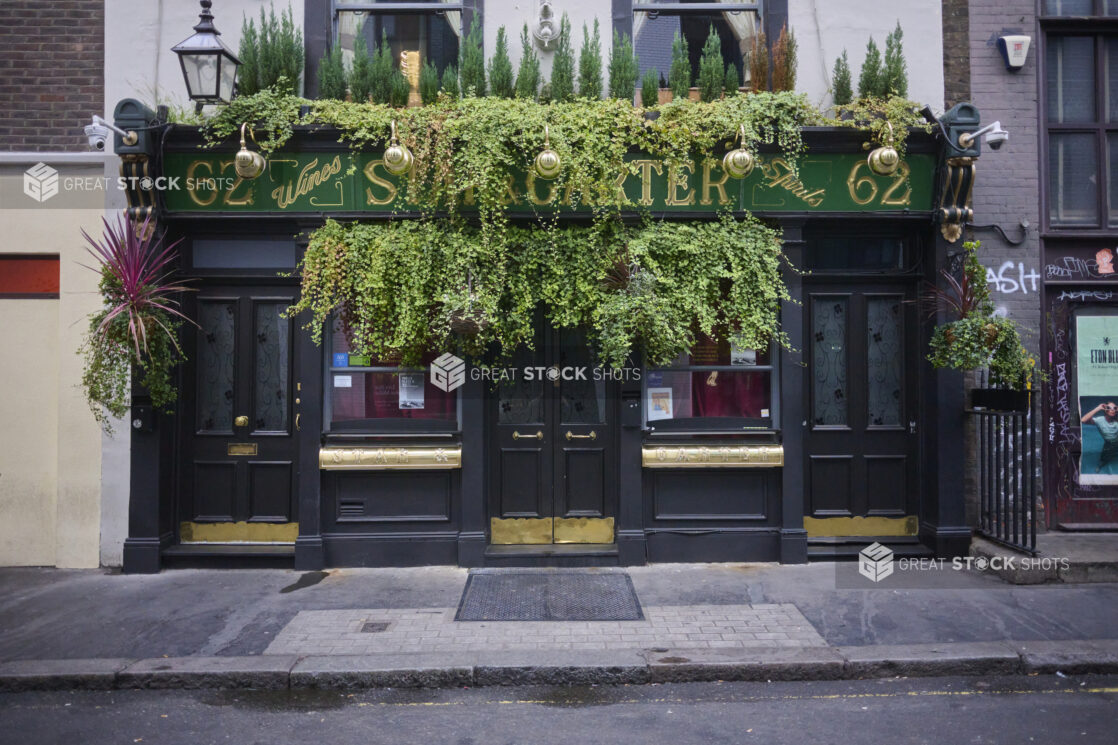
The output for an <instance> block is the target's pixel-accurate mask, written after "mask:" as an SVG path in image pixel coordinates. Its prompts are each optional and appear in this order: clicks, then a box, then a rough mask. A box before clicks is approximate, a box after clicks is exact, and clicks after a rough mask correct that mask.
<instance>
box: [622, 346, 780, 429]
mask: <svg viewBox="0 0 1118 745" xmlns="http://www.w3.org/2000/svg"><path fill="white" fill-rule="evenodd" d="M773 395H774V391H773V365H772V359H771V350H767V349H766V350H758V349H743V348H739V347H737V346H735V345H733V344H731V343H730V341H729V340H727V339H725V338H719V339H712V338H708V337H703V338H700V339H699V340H698V341H697V342H696V343H695V345H694V346H693V347H692V349H691V353H690V354H686V355H680V357H678V358H677V359H676V360H675V361H674V362H673V363H672V364H671V365H669V366H668V367H663V368H656V369H653V370H649V371H648V373H647V374H646V376H645V379H644V414H645V420H646V422H647V423H648V426H649V428H651V429H654V430H655V429H669V430H671V429H711V430H735V431H736V430H751V429H770V428H771V427H772V422H773V414H772V408H773V400H774V398H773Z"/></svg>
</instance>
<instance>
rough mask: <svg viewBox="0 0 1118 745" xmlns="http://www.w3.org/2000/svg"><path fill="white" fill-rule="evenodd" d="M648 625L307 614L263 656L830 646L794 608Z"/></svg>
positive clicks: (447, 612) (658, 619)
mask: <svg viewBox="0 0 1118 745" xmlns="http://www.w3.org/2000/svg"><path fill="white" fill-rule="evenodd" d="M644 615H645V620H643V621H529V622H522V621H455V620H454V616H455V609H454V608H388V609H364V610H361V609H358V610H304V611H300V612H299V613H298V614H297V615H296V616H295V618H294V619H293V620H292V621H291V622H290V623H288V624H287V626H285V627H284V628H283V630H281V631H280V632H279V634H277V635H276V637H275V639H274V640H273V641H272V643H271V644H269V645H268V648H267V649H266V650H265V651H264V654H268V655H284V654H295V655H310V654H345V655H367V654H390V653H405V654H406V653H420V652H423V653H433V654H437V653H441V652H474V651H497V652H502V651H516V650H535V651H539V652H545V653H546V652H551V651H560V650H583V649H650V648H653V647H664V648H688V649H753V648H771V649H778V648H782V647H817V646H818V647H822V646H826V645H827V642H826V641H825V640H824V639H823V637H822V636H820V635H819V633H818V632H817V631H816V630H815V628H814V627H812V625H811V624H810V623H808V620H807V619H806V618H804V616H803V614H802V613H800V611H799V610H798V609H797V608H796V606H794V605H792V604H791V603H779V604H775V603H774V604H756V605H672V606H651V607H645V608H644Z"/></svg>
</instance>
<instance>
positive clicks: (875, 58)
mask: <svg viewBox="0 0 1118 745" xmlns="http://www.w3.org/2000/svg"><path fill="white" fill-rule="evenodd" d="M884 89H885V72H884V70H882V69H881V52H880V51H879V50H878V48H877V42H875V41H874V40H873V37H872V36H871V37H870V40H869V43H867V44H866V59H865V60H863V61H862V72H861V74H860V75H859V76H858V95H859V96H860V97H861V98H881V96H882V94H883V91H884Z"/></svg>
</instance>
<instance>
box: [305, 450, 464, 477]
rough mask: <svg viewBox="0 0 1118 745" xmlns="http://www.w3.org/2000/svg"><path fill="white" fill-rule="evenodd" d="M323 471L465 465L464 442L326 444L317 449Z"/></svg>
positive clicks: (425, 468) (449, 467)
mask: <svg viewBox="0 0 1118 745" xmlns="http://www.w3.org/2000/svg"><path fill="white" fill-rule="evenodd" d="M318 467H319V468H321V469H322V470H323V471H430V470H445V469H454V468H461V467H462V446H461V445H449V446H447V447H348V448H347V447H324V448H322V449H320V450H319V451H318Z"/></svg>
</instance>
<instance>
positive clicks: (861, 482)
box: [804, 284, 919, 535]
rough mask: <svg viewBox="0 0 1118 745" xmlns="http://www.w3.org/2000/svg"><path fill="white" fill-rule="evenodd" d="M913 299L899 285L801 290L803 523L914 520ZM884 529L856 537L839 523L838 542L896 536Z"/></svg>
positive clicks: (876, 526) (872, 525)
mask: <svg viewBox="0 0 1118 745" xmlns="http://www.w3.org/2000/svg"><path fill="white" fill-rule="evenodd" d="M913 296H914V292H913V290H912V288H911V287H910V286H907V285H897V284H888V285H886V284H880V285H869V284H866V285H849V284H843V285H815V286H810V287H807V288H805V297H806V305H807V307H806V308H805V311H806V312H805V313H804V316H805V318H806V324H807V328H806V331H807V334H806V336H805V345H804V346H805V350H804V351H805V356H806V358H807V364H808V374H807V376H806V380H807V391H806V392H805V393H806V397H805V398H806V401H807V407H806V411H807V421H806V422H805V425H806V429H807V432H806V435H805V438H804V451H805V458H806V462H805V468H806V473H805V482H806V490H807V493H806V499H805V507H806V515H807V516H808V517H810V518H815V519H822V518H904V517H906V516H911V515H914V514H916V509H917V506H918V504H919V502H918V499H919V479H918V465H917V462H918V458H917V431H918V427H919V422H918V421H917V417H916V411H917V403H916V399H917V396H916V383H917V380H916V378H917V367H918V365H917V362H918V347H917V343H918V340H917V319H916V306H915V304H914V303H913V302H912V300H913ZM888 524H889V523H887V522H883V521H877V522H872V521H871V522H865V525H866V526H867V527H866V529H865V530H864V532H863V529H861V528H859V527H857V524H855V523H845V525H846V527H845V528H843V529H840V530H839V531H838V534H842V533H844V532H846V533H850V534H871V535H872V534H878V533H880V534H895V533H896V532H897V531H891V530H889V529H888V528H882V527H881V526H882V525H888ZM837 525H844V523H837ZM817 526H818V524H817ZM808 532H809V535H810V534H811V533H812V528H811V526H809V527H808ZM906 532H910V531H906ZM821 534H828V533H827V532H822V533H821Z"/></svg>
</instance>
